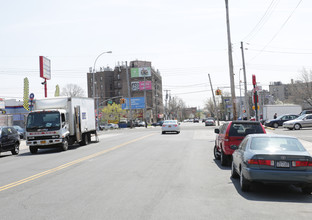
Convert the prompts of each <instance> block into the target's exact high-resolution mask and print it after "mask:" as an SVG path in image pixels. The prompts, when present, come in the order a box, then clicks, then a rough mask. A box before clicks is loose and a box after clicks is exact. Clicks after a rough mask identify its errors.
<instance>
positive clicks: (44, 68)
mask: <svg viewBox="0 0 312 220" xmlns="http://www.w3.org/2000/svg"><path fill="white" fill-rule="evenodd" d="M39 64H40V77H41V78H44V79H51V61H50V60H49V59H48V58H46V57H44V56H40V57H39Z"/></svg>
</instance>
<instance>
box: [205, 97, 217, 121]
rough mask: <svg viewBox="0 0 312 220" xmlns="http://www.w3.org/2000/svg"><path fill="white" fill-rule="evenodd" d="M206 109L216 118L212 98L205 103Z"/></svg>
mask: <svg viewBox="0 0 312 220" xmlns="http://www.w3.org/2000/svg"><path fill="white" fill-rule="evenodd" d="M205 109H206V110H207V111H208V114H209V115H211V117H215V109H216V108H215V105H214V103H213V101H212V99H211V98H210V99H209V100H207V101H206V102H205Z"/></svg>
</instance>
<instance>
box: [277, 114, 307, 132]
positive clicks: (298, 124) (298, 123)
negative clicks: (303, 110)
mask: <svg viewBox="0 0 312 220" xmlns="http://www.w3.org/2000/svg"><path fill="white" fill-rule="evenodd" d="M306 127H312V114H305V115H301V116H299V117H298V118H296V119H294V120H290V121H286V122H284V123H283V128H287V129H289V130H293V129H295V130H300V129H301V128H306Z"/></svg>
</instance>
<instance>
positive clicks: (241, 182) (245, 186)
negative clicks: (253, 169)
mask: <svg viewBox="0 0 312 220" xmlns="http://www.w3.org/2000/svg"><path fill="white" fill-rule="evenodd" d="M239 185H240V187H241V190H242V191H243V192H248V191H249V189H250V182H249V181H248V180H247V179H246V178H245V177H244V174H243V170H241V172H240V178H239Z"/></svg>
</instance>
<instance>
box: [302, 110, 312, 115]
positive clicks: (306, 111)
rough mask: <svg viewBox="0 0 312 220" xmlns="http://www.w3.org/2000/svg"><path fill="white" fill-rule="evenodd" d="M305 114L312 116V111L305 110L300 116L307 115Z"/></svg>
mask: <svg viewBox="0 0 312 220" xmlns="http://www.w3.org/2000/svg"><path fill="white" fill-rule="evenodd" d="M305 114H312V109H306V110H303V111H302V112H301V113H300V114H299V116H301V115H305Z"/></svg>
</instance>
